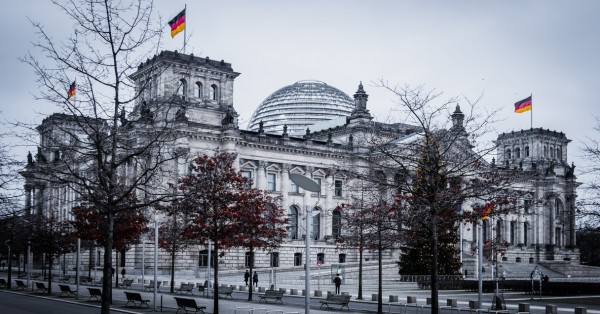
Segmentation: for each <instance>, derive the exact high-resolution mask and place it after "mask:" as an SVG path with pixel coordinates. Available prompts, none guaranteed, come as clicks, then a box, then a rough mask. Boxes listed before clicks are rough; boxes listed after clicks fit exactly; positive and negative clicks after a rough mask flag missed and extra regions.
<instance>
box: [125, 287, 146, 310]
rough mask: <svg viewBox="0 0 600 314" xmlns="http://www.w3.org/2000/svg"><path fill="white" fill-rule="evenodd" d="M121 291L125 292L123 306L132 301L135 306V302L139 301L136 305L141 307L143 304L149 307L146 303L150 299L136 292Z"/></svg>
mask: <svg viewBox="0 0 600 314" xmlns="http://www.w3.org/2000/svg"><path fill="white" fill-rule="evenodd" d="M123 292H125V296H126V297H127V303H125V306H127V305H128V304H129V302H131V303H133V305H134V306H136V302H140V304H139V305H137V307H142V304H145V305H146V307H147V308H149V307H150V306H149V305H148V302H150V300H144V299H142V295H141V294H139V293H137V292H129V291H123Z"/></svg>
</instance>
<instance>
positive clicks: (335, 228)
mask: <svg viewBox="0 0 600 314" xmlns="http://www.w3.org/2000/svg"><path fill="white" fill-rule="evenodd" d="M341 234H342V213H341V212H340V211H339V210H337V209H336V210H334V211H333V215H332V217H331V236H332V237H333V238H334V239H337V238H339V237H340V235H341Z"/></svg>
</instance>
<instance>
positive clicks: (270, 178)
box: [242, 170, 344, 197]
mask: <svg viewBox="0 0 600 314" xmlns="http://www.w3.org/2000/svg"><path fill="white" fill-rule="evenodd" d="M242 176H243V177H244V178H247V179H252V171H249V170H244V171H242ZM277 179H278V176H277V173H275V172H268V173H267V191H269V192H277ZM313 180H314V181H315V182H316V183H317V184H318V185H319V186H321V182H322V181H321V178H314V179H313ZM333 184H334V189H333V195H334V196H336V197H342V196H343V184H344V182H343V181H342V180H334V182H333ZM290 193H300V188H299V187H298V186H297V185H296V184H295V183H294V182H292V181H291V180H290Z"/></svg>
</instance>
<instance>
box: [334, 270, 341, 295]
mask: <svg viewBox="0 0 600 314" xmlns="http://www.w3.org/2000/svg"><path fill="white" fill-rule="evenodd" d="M333 283H334V284H335V294H340V286H341V285H342V278H340V274H336V275H335V278H333Z"/></svg>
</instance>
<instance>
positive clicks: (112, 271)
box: [110, 267, 115, 277]
mask: <svg viewBox="0 0 600 314" xmlns="http://www.w3.org/2000/svg"><path fill="white" fill-rule="evenodd" d="M110 273H111V274H112V276H113V277H114V276H115V268H114V267H111V268H110Z"/></svg>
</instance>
